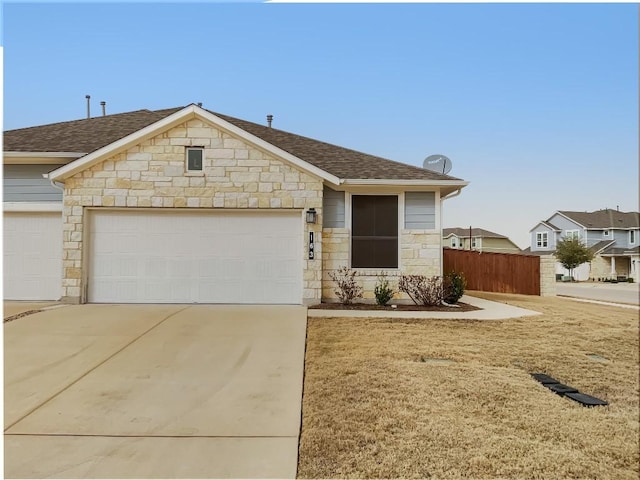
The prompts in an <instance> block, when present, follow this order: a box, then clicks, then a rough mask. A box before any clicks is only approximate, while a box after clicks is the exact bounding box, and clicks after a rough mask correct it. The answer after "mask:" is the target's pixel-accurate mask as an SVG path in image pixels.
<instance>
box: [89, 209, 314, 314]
mask: <svg viewBox="0 0 640 480" xmlns="http://www.w3.org/2000/svg"><path fill="white" fill-rule="evenodd" d="M120 222H122V224H123V225H125V228H124V229H123V230H120V227H119V225H120ZM91 225H92V227H91V232H90V238H91V241H90V244H91V257H90V258H91V260H90V265H89V276H90V278H89V301H93V302H140V303H149V302H153V303H193V302H199V303H300V301H301V298H302V244H303V243H302V239H303V237H302V229H303V223H302V218H301V215H300V214H299V213H293V212H287V213H285V214H282V213H275V212H269V211H264V212H247V213H244V212H241V213H240V212H234V213H228V212H210V211H207V212H206V213H205V212H195V213H194V212H193V211H190V212H175V211H173V212H152V211H148V210H147V211H140V210H130V211H102V212H98V211H96V212H94V213H93V221H92V222H91ZM133 272H135V273H133ZM132 274H133V275H135V277H136V282H135V283H136V285H135V286H134V285H131V284H128V287H127V289H126V291H123V290H122V289H121V288H120V287H118V286H117V284H118V282H119V281H120V280H127V279H129V278H131V275H132ZM96 282H98V283H96ZM109 284H112V286H111V287H110V286H109Z"/></svg>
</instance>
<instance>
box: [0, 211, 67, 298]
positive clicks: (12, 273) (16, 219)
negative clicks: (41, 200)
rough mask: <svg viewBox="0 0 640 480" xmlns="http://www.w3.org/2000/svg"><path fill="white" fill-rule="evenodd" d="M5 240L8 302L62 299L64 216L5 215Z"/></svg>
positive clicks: (48, 214)
mask: <svg viewBox="0 0 640 480" xmlns="http://www.w3.org/2000/svg"><path fill="white" fill-rule="evenodd" d="M3 238H4V252H3V258H4V265H3V267H4V288H3V290H4V291H3V293H4V299H5V300H57V299H59V298H60V294H61V292H62V214H61V213H60V212H55V213H53V212H42V213H40V212H22V213H19V212H5V214H4V232H3Z"/></svg>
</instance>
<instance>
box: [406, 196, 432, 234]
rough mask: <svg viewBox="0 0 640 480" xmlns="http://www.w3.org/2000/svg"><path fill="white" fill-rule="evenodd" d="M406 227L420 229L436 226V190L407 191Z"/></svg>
mask: <svg viewBox="0 0 640 480" xmlns="http://www.w3.org/2000/svg"><path fill="white" fill-rule="evenodd" d="M404 228H407V229H418V230H428V229H433V228H436V194H435V193H434V192H407V193H405V195H404Z"/></svg>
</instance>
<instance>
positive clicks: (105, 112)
mask: <svg viewBox="0 0 640 480" xmlns="http://www.w3.org/2000/svg"><path fill="white" fill-rule="evenodd" d="M100 106H101V107H102V116H103V117H104V116H105V115H106V114H107V102H105V101H104V100H103V101H102V102H100Z"/></svg>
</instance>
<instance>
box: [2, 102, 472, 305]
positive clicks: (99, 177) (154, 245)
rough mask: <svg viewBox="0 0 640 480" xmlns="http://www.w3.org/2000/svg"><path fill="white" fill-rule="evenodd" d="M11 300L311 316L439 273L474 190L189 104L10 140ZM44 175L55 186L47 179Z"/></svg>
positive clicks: (11, 134)
mask: <svg viewBox="0 0 640 480" xmlns="http://www.w3.org/2000/svg"><path fill="white" fill-rule="evenodd" d="M3 158H4V205H3V210H4V225H5V231H4V245H5V246H4V249H5V251H4V297H5V299H58V298H62V300H63V301H65V302H70V303H84V302H97V303H99V302H105V303H161V302H166V303H276V304H312V303H318V302H320V300H321V299H323V298H324V299H333V298H335V294H334V292H333V290H334V285H333V283H332V281H331V280H330V278H329V273H330V272H332V271H335V270H337V269H339V268H340V267H342V266H348V267H351V268H354V269H356V270H357V271H358V273H359V274H360V276H359V279H360V281H361V282H362V283H363V285H364V288H365V295H366V296H367V297H368V298H373V288H374V285H375V282H376V275H377V274H378V273H379V272H381V271H385V272H387V273H388V274H389V275H391V276H393V275H399V274H401V273H420V274H426V275H439V274H441V268H442V266H441V265H442V243H441V237H442V232H441V224H442V219H441V216H440V212H441V202H442V201H443V200H444V199H445V198H446V197H447V196H448V195H451V194H457V193H458V192H459V191H460V189H462V188H463V187H464V186H466V185H467V183H468V182H465V181H463V180H460V179H458V178H454V177H450V176H447V175H441V174H437V173H434V172H431V171H428V170H424V169H422V168H419V167H414V166H410V165H405V164H402V163H398V162H394V161H391V160H387V159H384V158H380V157H376V156H373V155H368V154H365V153H361V152H356V151H353V150H349V149H346V148H343V147H339V146H335V145H330V144H327V143H324V142H320V141H317V140H313V139H310V138H306V137H302V136H299V135H294V134H291V133H287V132H284V131H281V130H277V129H275V128H271V127H270V126H263V125H258V124H255V123H251V122H247V121H244V120H240V119H236V118H233V117H228V116H226V115H221V114H218V113H214V112H211V111H209V110H206V109H203V108H201V107H199V106H197V105H189V106H186V107H179V108H173V109H167V110H158V111H149V110H139V111H134V112H128V113H122V114H116V115H108V116H102V117H95V118H88V119H83V120H76V121H70V122H62V123H55V124H50V125H43V126H37V127H32V128H22V129H18V130H12V131H7V132H5V134H4V157H3ZM43 175H44V176H46V177H47V178H44V177H43Z"/></svg>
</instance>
